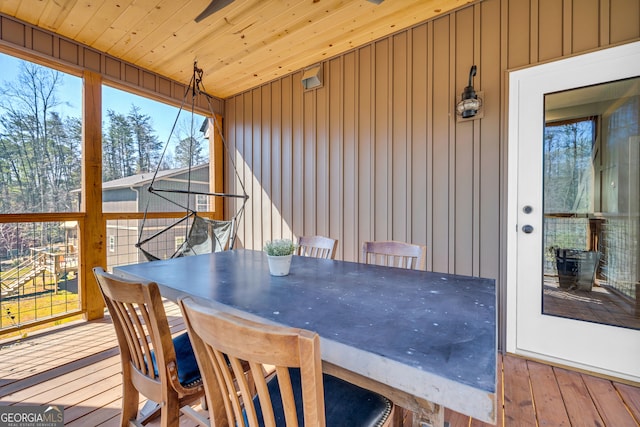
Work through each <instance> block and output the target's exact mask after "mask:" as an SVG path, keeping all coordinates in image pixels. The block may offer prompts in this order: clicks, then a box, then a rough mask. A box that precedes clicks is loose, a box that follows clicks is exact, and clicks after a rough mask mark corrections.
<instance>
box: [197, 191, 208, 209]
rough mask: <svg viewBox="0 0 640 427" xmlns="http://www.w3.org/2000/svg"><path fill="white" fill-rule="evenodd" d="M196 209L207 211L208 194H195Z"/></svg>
mask: <svg viewBox="0 0 640 427" xmlns="http://www.w3.org/2000/svg"><path fill="white" fill-rule="evenodd" d="M196 211H198V212H208V211H209V196H207V195H205V194H197V195H196Z"/></svg>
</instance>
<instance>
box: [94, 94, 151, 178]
mask: <svg viewBox="0 0 640 427" xmlns="http://www.w3.org/2000/svg"><path fill="white" fill-rule="evenodd" d="M107 122H108V123H107V124H106V127H105V128H106V132H105V133H104V135H103V146H102V153H103V154H102V163H103V165H102V166H103V171H102V180H103V181H111V180H114V179H119V178H124V177H126V176H131V175H134V174H139V173H144V172H151V171H154V170H155V169H156V167H157V164H158V159H159V158H160V150H161V148H162V147H161V143H160V141H159V140H158V137H157V136H156V135H155V134H154V129H153V127H152V121H151V117H150V116H148V115H145V114H142V113H141V111H140V108H139V107H137V106H135V105H132V106H131V110H129V114H127V115H124V114H122V113H117V112H115V111H113V110H108V111H107Z"/></svg>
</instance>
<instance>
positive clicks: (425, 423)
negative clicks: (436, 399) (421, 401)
mask: <svg viewBox="0 0 640 427" xmlns="http://www.w3.org/2000/svg"><path fill="white" fill-rule="evenodd" d="M412 415H413V416H412V421H411V424H410V425H411V427H445V426H446V425H447V423H445V422H444V407H442V406H441V405H436V404H432V407H431V408H429V409H428V410H427V409H425V410H422V411H420V412H414V413H413V414H412Z"/></svg>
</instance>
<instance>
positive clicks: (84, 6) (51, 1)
mask: <svg viewBox="0 0 640 427" xmlns="http://www.w3.org/2000/svg"><path fill="white" fill-rule="evenodd" d="M476 1H481V0H386V1H383V2H382V3H381V4H379V5H376V4H374V3H372V2H371V1H367V0H235V1H233V2H232V3H231V4H229V5H228V6H226V7H224V8H222V9H221V10H219V11H218V12H216V13H214V14H212V15H210V16H208V17H206V18H205V19H203V20H202V21H200V22H199V23H196V22H195V21H194V18H195V17H196V16H198V15H199V14H200V13H201V12H202V11H203V10H205V8H206V7H207V6H208V5H209V3H210V2H211V0H183V1H176V0H40V1H38V2H37V6H38V7H34V3H33V2H32V1H21V0H2V1H0V13H3V14H5V15H8V16H12V17H15V18H17V19H19V20H22V21H25V22H28V23H30V24H32V25H37V26H39V27H41V28H43V29H46V30H49V31H53V32H55V33H57V34H59V35H61V36H63V37H67V38H70V39H73V40H76V41H78V42H80V43H83V44H86V45H88V46H89V47H91V48H93V49H96V50H99V51H102V52H105V53H107V54H109V55H112V56H114V57H117V58H119V59H122V60H124V61H126V62H130V63H132V64H134V65H137V66H140V67H142V68H145V69H148V70H150V71H153V72H156V73H158V74H161V75H163V76H165V77H167V78H170V79H174V80H177V81H179V82H182V83H185V84H186V83H188V82H189V80H190V78H191V76H192V74H193V61H194V60H197V61H198V66H199V67H201V68H202V69H203V70H204V84H205V87H206V89H207V91H208V92H209V93H211V94H212V95H215V96H218V97H221V98H225V97H228V96H232V95H235V94H237V93H240V92H243V91H246V90H248V89H250V88H253V87H255V86H257V85H260V84H262V83H265V82H267V81H270V80H273V79H275V78H277V77H279V76H282V75H286V74H289V73H291V72H294V71H298V70H301V69H303V68H305V67H308V66H310V65H313V64H316V63H319V62H321V61H323V60H326V59H328V58H330V57H334V56H336V55H339V54H341V53H343V52H346V51H349V50H352V49H354V48H356V47H358V46H362V45H364V44H366V43H369V42H371V41H373V40H377V39H380V38H382V37H385V36H387V35H389V34H392V33H394V32H397V31H400V30H403V29H405V28H408V27H411V26H414V25H417V24H418V23H420V22H423V21H425V20H427V19H431V18H433V17H435V16H437V15H439V14H444V13H447V12H449V11H451V10H453V9H456V8H459V7H462V6H464V5H466V4H468V3H473V2H476Z"/></svg>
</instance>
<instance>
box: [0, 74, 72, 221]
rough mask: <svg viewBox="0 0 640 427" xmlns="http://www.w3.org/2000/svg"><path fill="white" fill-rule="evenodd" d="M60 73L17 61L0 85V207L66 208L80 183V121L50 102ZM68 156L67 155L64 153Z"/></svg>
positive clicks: (17, 209)
mask: <svg viewBox="0 0 640 427" xmlns="http://www.w3.org/2000/svg"><path fill="white" fill-rule="evenodd" d="M62 79H63V74H62V73H60V72H57V71H54V70H51V69H48V68H45V67H41V66H38V65H35V64H31V63H27V62H25V63H22V64H21V67H20V71H19V75H18V78H17V82H5V84H4V85H3V87H2V89H1V90H0V112H2V116H1V117H0V134H1V135H2V137H0V148H1V149H2V150H1V152H0V182H2V184H3V189H2V193H3V195H4V196H5V197H7V199H6V200H4V201H3V203H2V205H1V206H2V212H56V211H69V210H70V209H71V208H72V206H73V204H72V195H71V194H70V192H69V191H70V190H71V189H72V188H77V187H78V186H79V185H80V158H79V156H80V155H79V152H80V135H81V132H80V126H79V125H78V123H79V120H78V119H75V120H74V119H70V120H68V119H65V118H63V117H62V116H61V115H60V114H59V113H58V112H56V108H57V107H58V106H59V105H60V102H59V101H58V99H57V96H56V94H57V91H58V89H59V88H60V86H61V84H62ZM69 157H70V158H69Z"/></svg>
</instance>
